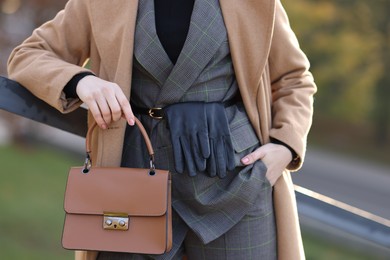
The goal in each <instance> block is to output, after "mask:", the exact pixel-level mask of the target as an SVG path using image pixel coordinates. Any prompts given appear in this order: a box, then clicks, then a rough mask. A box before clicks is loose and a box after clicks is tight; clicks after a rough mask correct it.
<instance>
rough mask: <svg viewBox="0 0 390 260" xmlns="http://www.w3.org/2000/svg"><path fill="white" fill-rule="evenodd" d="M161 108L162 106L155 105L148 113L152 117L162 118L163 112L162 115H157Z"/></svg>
mask: <svg viewBox="0 0 390 260" xmlns="http://www.w3.org/2000/svg"><path fill="white" fill-rule="evenodd" d="M161 110H162V108H161V107H153V108H151V109H149V111H148V114H149V116H150V117H151V118H154V119H159V120H160V119H163V116H162V114H160V115H156V114H157V113H159V112H162V111H161Z"/></svg>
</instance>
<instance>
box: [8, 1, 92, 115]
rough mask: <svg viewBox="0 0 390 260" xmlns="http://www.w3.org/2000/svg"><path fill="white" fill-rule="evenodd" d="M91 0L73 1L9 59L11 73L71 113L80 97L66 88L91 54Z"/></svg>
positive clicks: (34, 91)
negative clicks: (66, 91)
mask: <svg viewBox="0 0 390 260" xmlns="http://www.w3.org/2000/svg"><path fill="white" fill-rule="evenodd" d="M87 2H88V0H70V1H69V2H68V3H67V5H66V6H65V8H64V10H62V11H60V12H59V13H58V14H57V15H56V17H55V18H54V19H53V20H51V21H49V22H47V23H45V24H43V25H42V26H41V27H39V28H38V29H36V30H34V32H33V33H32V35H31V36H30V37H29V38H28V39H26V40H25V41H24V42H23V43H22V44H21V45H20V46H18V47H16V48H15V49H14V50H13V52H12V53H11V55H10V57H9V60H8V76H9V77H10V78H11V79H13V80H16V81H18V82H19V83H20V84H22V85H23V86H25V87H26V88H27V89H29V90H30V91H31V92H32V93H33V94H34V95H35V96H37V97H38V98H40V99H42V100H44V101H45V102H47V103H48V104H50V105H51V106H53V107H55V108H57V109H58V110H59V111H61V112H63V113H66V112H70V111H72V110H74V109H76V108H77V107H78V105H80V103H81V102H80V100H78V99H74V98H66V96H65V94H64V92H63V88H64V87H65V85H66V84H67V83H68V82H69V81H70V80H71V79H72V77H73V76H74V75H76V74H79V73H82V72H88V70H87V69H85V68H83V67H82V65H83V64H84V62H85V61H86V60H87V58H88V57H89V50H90V41H91V26H90V20H89V12H88V6H89V5H88V3H87Z"/></svg>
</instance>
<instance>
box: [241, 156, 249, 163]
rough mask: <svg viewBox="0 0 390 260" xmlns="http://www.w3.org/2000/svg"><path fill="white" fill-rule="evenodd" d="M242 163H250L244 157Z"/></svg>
mask: <svg viewBox="0 0 390 260" xmlns="http://www.w3.org/2000/svg"><path fill="white" fill-rule="evenodd" d="M241 162H242V163H248V162H249V158H248V157H244V158H242V159H241Z"/></svg>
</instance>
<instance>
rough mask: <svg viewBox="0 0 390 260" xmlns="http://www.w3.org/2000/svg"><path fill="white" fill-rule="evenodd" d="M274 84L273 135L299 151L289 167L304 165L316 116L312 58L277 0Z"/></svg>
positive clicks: (272, 59) (271, 63)
mask: <svg viewBox="0 0 390 260" xmlns="http://www.w3.org/2000/svg"><path fill="white" fill-rule="evenodd" d="M269 67H270V78H271V88H272V127H271V130H270V137H271V138H273V139H276V140H279V141H281V142H283V143H285V144H287V145H288V146H289V147H291V148H292V149H293V150H294V151H295V152H296V154H297V155H298V157H297V158H295V159H294V160H293V161H292V162H291V164H290V165H289V166H288V168H289V170H297V169H299V168H300V167H301V164H302V162H303V159H304V155H305V151H306V140H307V134H308V132H309V129H310V127H311V123H312V116H313V95H314V93H315V92H316V85H315V83H314V80H313V77H312V74H311V73H310V72H309V61H308V60H307V58H306V56H305V54H304V53H303V52H302V50H301V49H300V47H299V44H298V41H297V38H296V36H295V34H294V33H293V31H292V29H291V27H290V24H289V21H288V17H287V14H286V12H285V10H284V9H283V7H282V5H281V3H280V1H279V0H277V1H276V13H275V25H274V34H273V39H272V44H271V50H270V56H269Z"/></svg>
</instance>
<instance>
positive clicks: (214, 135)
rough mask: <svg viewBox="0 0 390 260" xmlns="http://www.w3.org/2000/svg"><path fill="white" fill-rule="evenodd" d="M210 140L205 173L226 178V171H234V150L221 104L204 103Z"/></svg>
mask: <svg viewBox="0 0 390 260" xmlns="http://www.w3.org/2000/svg"><path fill="white" fill-rule="evenodd" d="M205 109H206V114H207V125H208V132H209V139H210V158H209V159H208V160H207V172H208V173H209V175H210V177H215V176H217V175H218V177H219V178H224V177H225V176H226V170H229V171H232V170H234V167H235V163H234V148H233V143H232V140H231V137H230V129H229V122H228V119H227V116H226V113H225V107H224V105H223V103H205Z"/></svg>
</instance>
